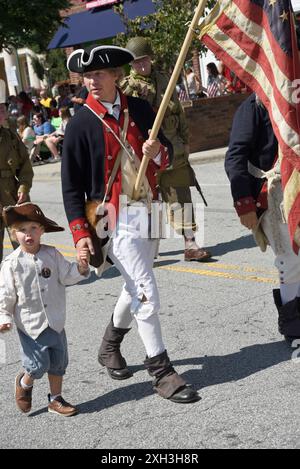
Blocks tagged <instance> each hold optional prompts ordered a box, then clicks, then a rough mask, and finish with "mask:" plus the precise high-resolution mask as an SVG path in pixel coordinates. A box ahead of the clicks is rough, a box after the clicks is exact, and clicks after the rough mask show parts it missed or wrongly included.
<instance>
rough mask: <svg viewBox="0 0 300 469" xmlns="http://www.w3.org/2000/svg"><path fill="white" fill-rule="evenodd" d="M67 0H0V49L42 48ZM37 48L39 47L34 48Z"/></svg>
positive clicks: (41, 49)
mask: <svg viewBox="0 0 300 469" xmlns="http://www.w3.org/2000/svg"><path fill="white" fill-rule="evenodd" d="M70 6H71V1H70V0H46V1H41V0H30V1H25V0H0V11H1V13H0V15H1V19H0V49H3V48H5V49H10V47H15V48H19V47H24V46H28V47H32V46H35V50H36V51H37V52H40V51H44V50H46V48H47V45H48V43H49V41H50V39H51V38H52V36H53V34H54V33H55V31H56V30H57V27H58V25H59V24H61V23H62V19H61V17H60V15H59V11H60V10H63V9H67V8H69V7H70ZM37 49H39V50H37Z"/></svg>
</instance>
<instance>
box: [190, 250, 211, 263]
mask: <svg viewBox="0 0 300 469" xmlns="http://www.w3.org/2000/svg"><path fill="white" fill-rule="evenodd" d="M210 258H211V252H210V251H208V250H207V249H202V248H198V249H185V251H184V260H185V262H190V261H198V262H205V261H207V260H208V259H210Z"/></svg>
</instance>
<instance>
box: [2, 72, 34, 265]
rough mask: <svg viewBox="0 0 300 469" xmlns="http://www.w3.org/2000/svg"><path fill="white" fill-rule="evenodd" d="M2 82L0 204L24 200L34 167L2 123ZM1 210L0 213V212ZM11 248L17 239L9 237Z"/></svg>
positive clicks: (3, 91)
mask: <svg viewBox="0 0 300 469" xmlns="http://www.w3.org/2000/svg"><path fill="white" fill-rule="evenodd" d="M5 88H6V86H5V82H4V81H3V80H0V207H1V211H2V207H3V206H4V205H15V204H16V203H18V204H21V203H23V202H26V201H27V200H28V197H29V191H30V189H31V185H32V179H33V171H32V167H31V163H30V160H29V156H28V153H27V149H26V147H25V145H24V143H23V142H22V141H21V139H20V137H19V136H18V135H17V134H16V133H14V132H12V131H11V130H10V129H7V128H5V127H4V125H5V122H6V119H7V108H6V102H5ZM1 211H0V214H1ZM4 230H5V225H4V222H3V219H2V216H0V262H1V261H2V257H3V240H4ZM12 245H13V247H14V249H16V248H17V247H18V245H17V243H15V242H14V241H12Z"/></svg>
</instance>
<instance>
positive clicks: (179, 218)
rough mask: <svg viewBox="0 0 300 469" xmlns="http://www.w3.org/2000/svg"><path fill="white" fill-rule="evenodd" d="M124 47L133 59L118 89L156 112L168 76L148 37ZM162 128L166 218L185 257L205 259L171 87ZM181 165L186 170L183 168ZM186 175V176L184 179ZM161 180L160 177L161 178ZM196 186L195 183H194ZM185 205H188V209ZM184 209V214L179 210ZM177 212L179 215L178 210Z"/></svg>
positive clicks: (182, 126) (181, 120) (180, 116)
mask: <svg viewBox="0 0 300 469" xmlns="http://www.w3.org/2000/svg"><path fill="white" fill-rule="evenodd" d="M126 48H127V49H129V50H130V51H131V52H132V54H133V55H135V59H134V60H133V61H132V62H131V66H132V69H131V71H130V74H129V75H128V76H127V77H125V78H124V79H123V80H122V81H121V85H120V86H121V89H122V91H123V92H124V93H125V94H126V95H127V96H135V97H139V98H142V99H145V100H147V101H148V102H149V104H151V106H152V107H153V109H154V110H155V111H156V112H157V111H158V109H159V106H160V104H161V102H162V100H163V97H164V94H165V92H166V89H167V86H168V83H169V81H170V80H169V77H168V76H167V75H166V74H164V73H162V72H160V71H158V69H157V66H156V65H155V64H154V62H153V55H154V54H153V51H152V47H151V44H150V42H149V40H148V39H146V38H144V37H133V38H131V39H130V40H129V41H128V43H127V45H126ZM162 130H163V132H164V134H165V136H166V137H167V138H168V140H169V141H170V142H171V143H172V146H173V151H174V158H173V162H172V167H173V168H174V169H177V171H172V176H171V179H170V177H169V178H168V184H170V186H169V185H168V186H167V187H165V189H164V195H165V200H167V201H168V203H169V207H170V219H171V222H172V225H173V227H174V229H175V230H176V231H177V232H178V233H180V234H182V235H183V236H184V240H185V250H184V260H185V261H207V259H209V258H210V257H211V253H210V252H209V251H208V250H207V249H203V248H200V247H199V246H198V244H197V243H196V241H195V231H196V228H197V227H196V223H195V216H194V209H193V203H192V196H191V190H190V187H189V185H195V180H194V178H195V176H194V172H193V170H192V168H191V167H190V165H189V161H188V158H189V129H188V124H187V120H186V117H185V114H184V111H183V108H182V106H181V103H180V101H179V99H178V96H177V92H176V91H174V93H173V95H172V98H171V100H170V102H169V105H168V108H167V111H166V113H165V116H164V119H163V123H162ZM185 166H188V167H189V171H188V172H187V171H183V168H184V167H185ZM184 175H188V180H184ZM162 182H163V180H162ZM198 187H199V186H198ZM188 207H189V208H190V210H189V212H188ZM183 208H184V209H185V214H184V212H183ZM180 212H181V215H179V213H180Z"/></svg>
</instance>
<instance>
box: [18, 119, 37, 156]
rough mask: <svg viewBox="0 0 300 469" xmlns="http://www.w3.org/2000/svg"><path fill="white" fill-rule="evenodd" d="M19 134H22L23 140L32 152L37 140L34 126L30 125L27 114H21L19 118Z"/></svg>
mask: <svg viewBox="0 0 300 469" xmlns="http://www.w3.org/2000/svg"><path fill="white" fill-rule="evenodd" d="M17 126H18V134H19V135H20V137H21V139H22V142H23V143H24V145H25V147H26V148H27V151H28V153H29V154H30V152H31V150H32V147H33V146H34V142H35V133H34V130H33V128H32V127H30V125H29V123H28V120H27V118H26V116H20V117H18V119H17Z"/></svg>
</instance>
